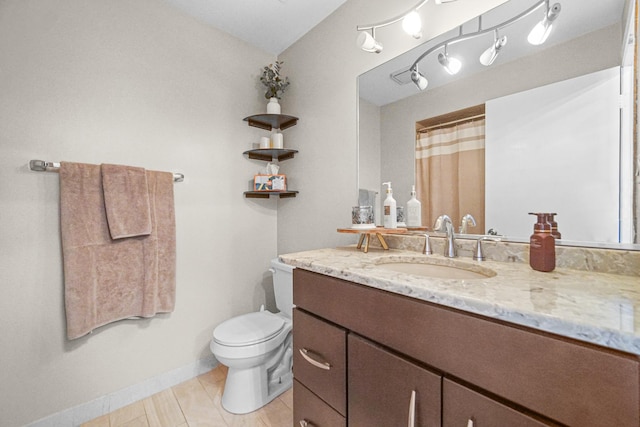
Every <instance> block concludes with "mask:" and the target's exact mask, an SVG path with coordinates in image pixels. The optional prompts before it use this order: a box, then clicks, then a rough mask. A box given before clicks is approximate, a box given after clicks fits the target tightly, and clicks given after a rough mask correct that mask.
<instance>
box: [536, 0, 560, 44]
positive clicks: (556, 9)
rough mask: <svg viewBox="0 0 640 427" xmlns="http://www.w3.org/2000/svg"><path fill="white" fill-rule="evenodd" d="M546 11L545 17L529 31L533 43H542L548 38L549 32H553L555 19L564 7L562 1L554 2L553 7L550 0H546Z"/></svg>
mask: <svg viewBox="0 0 640 427" xmlns="http://www.w3.org/2000/svg"><path fill="white" fill-rule="evenodd" d="M546 5H547V8H546V12H545V14H544V18H542V21H540V22H538V23H537V24H536V26H535V27H533V29H532V30H531V32H530V33H529V37H527V40H528V41H529V43H531V44H532V45H535V46H537V45H541V44H542V43H544V42H545V41H546V40H547V37H549V34H550V33H551V29H552V28H553V21H555V20H556V18H557V17H558V15H559V14H560V10H561V9H562V7H561V6H560V3H556V4H554V5H553V6H552V7H549V0H546Z"/></svg>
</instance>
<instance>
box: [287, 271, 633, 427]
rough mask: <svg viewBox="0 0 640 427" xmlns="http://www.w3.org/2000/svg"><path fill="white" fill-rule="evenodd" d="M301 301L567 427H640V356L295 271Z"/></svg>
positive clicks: (333, 319) (298, 302)
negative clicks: (639, 422)
mask: <svg viewBox="0 0 640 427" xmlns="http://www.w3.org/2000/svg"><path fill="white" fill-rule="evenodd" d="M293 297H294V303H295V304H296V305H297V306H298V307H301V308H304V309H305V310H308V311H311V312H313V313H316V314H318V315H319V316H321V317H323V318H326V319H327V320H329V321H331V322H334V323H336V324H339V325H341V326H344V327H345V328H347V329H349V330H351V331H353V332H356V333H357V334H359V335H362V336H366V337H367V338H370V339H371V340H373V341H376V342H379V343H380V344H382V345H384V346H387V347H389V348H393V349H394V350H396V351H398V352H399V353H402V354H406V355H407V356H409V357H411V358H413V359H416V360H419V361H421V362H423V363H425V364H427V365H430V366H433V367H435V368H437V369H438V370H442V371H443V372H446V373H449V374H451V375H452V376H455V377H457V378H460V379H461V380H463V381H465V382H468V383H470V384H474V385H475V386H478V387H479V388H481V389H484V390H487V391H488V392H489V393H491V394H495V395H497V396H500V397H501V398H503V399H505V400H509V401H512V402H514V403H516V404H518V405H520V406H522V407H526V408H528V409H531V410H532V411H533V412H537V413H539V414H542V415H544V416H545V417H548V418H551V419H553V420H555V421H558V422H560V423H562V424H566V425H580V426H606V427H608V426H612V425H615V426H616V427H622V426H634V427H637V426H638V419H640V403H639V396H640V380H639V379H640V368H639V363H638V357H636V356H633V355H629V354H626V353H622V352H618V351H614V350H610V349H605V348H600V347H597V346H595V345H591V344H583V343H580V342H578V341H576V340H571V339H567V338H562V337H558V336H555V335H551V334H547V333H544V332H539V331H535V330H534V329H530V328H524V327H518V326H513V325H511V324H509V323H506V322H500V321H496V320H493V319H488V318H483V317H480V316H475V315H470V314H468V313H465V312H462V311H458V310H454V309H449V308H446V307H442V306H439V305H435V304H431V303H427V302H424V301H420V300H417V299H413V298H409V297H405V296H401V295H397V294H393V293H390V292H386V291H382V290H379V289H374V288H371V287H367V286H363V285H358V284H354V283H352V282H347V281H345V280H340V279H336V278H333V277H328V276H324V275H321V274H317V273H312V272H309V271H305V270H302V269H299V268H298V269H296V270H294V293H293Z"/></svg>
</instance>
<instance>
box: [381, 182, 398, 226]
mask: <svg viewBox="0 0 640 427" xmlns="http://www.w3.org/2000/svg"><path fill="white" fill-rule="evenodd" d="M382 185H386V186H387V198H386V199H384V204H383V218H384V221H383V225H384V228H398V219H397V217H396V215H397V213H396V200H395V199H394V198H393V189H391V182H383V183H382Z"/></svg>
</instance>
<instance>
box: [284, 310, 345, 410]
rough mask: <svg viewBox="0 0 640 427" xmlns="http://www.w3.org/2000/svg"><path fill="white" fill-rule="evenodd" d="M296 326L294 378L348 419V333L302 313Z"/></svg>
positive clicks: (296, 317)
mask: <svg viewBox="0 0 640 427" xmlns="http://www.w3.org/2000/svg"><path fill="white" fill-rule="evenodd" d="M293 325H294V326H293V376H294V377H295V379H297V380H298V381H299V382H301V383H302V384H304V386H305V387H307V388H308V389H309V390H311V391H312V392H313V393H314V394H316V395H317V396H319V397H320V398H321V399H322V400H324V401H325V402H327V403H328V404H329V405H331V407H333V408H334V409H335V410H336V411H338V412H339V413H340V414H342V415H346V406H347V405H346V401H347V398H346V395H347V383H346V380H347V378H346V367H347V360H346V358H347V332H346V331H345V330H344V329H341V328H338V327H336V326H334V325H331V324H329V323H327V322H324V321H322V320H320V319H318V318H317V317H314V316H311V315H309V314H307V313H305V312H303V311H301V310H299V309H294V311H293Z"/></svg>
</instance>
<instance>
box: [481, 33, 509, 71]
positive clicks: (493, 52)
mask: <svg viewBox="0 0 640 427" xmlns="http://www.w3.org/2000/svg"><path fill="white" fill-rule="evenodd" d="M506 44H507V36H502V37H501V38H499V39H496V40H494V41H493V44H492V45H491V46H490V47H489V48H488V49H487V50H485V51H484V52H482V55H480V63H481V64H482V65H484V66H487V67H488V66H489V65H491V64H493V61H495V60H496V58H497V57H498V54H499V53H500V50H501V49H502V48H503V47H504V45H506Z"/></svg>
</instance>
